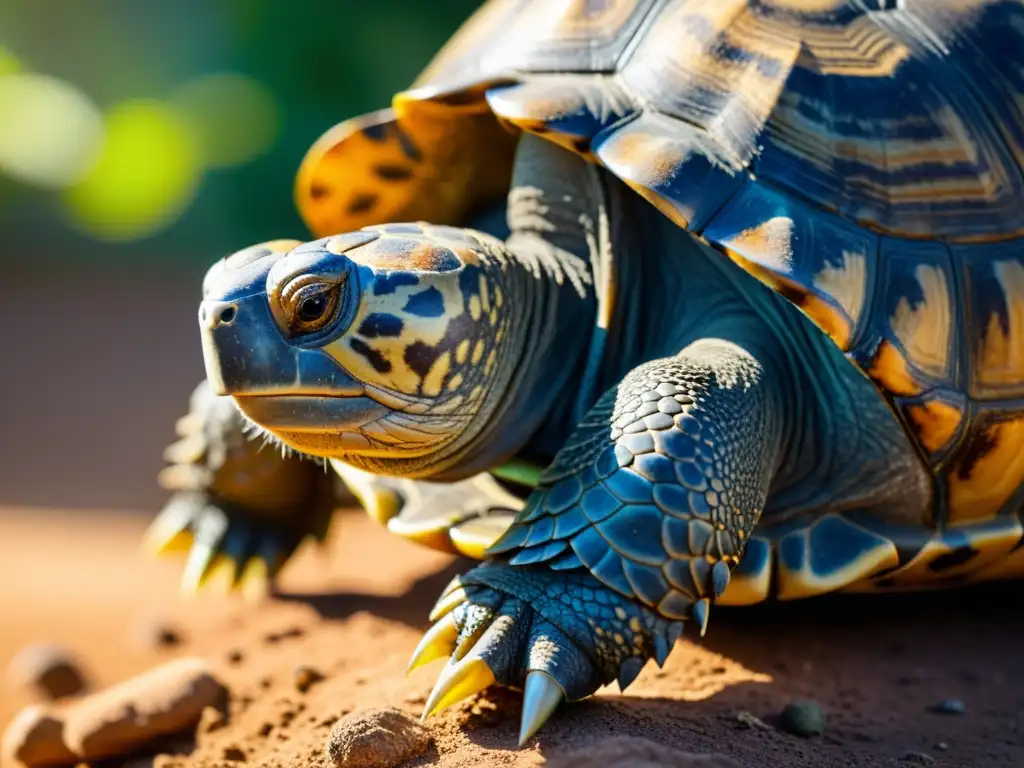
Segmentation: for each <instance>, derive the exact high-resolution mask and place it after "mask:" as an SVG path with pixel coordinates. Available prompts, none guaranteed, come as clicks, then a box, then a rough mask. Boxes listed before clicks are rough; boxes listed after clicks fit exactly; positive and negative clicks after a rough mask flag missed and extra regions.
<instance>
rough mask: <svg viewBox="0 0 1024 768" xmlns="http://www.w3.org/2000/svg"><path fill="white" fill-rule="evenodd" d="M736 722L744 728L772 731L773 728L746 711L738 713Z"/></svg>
mask: <svg viewBox="0 0 1024 768" xmlns="http://www.w3.org/2000/svg"><path fill="white" fill-rule="evenodd" d="M735 717H736V722H737V723H739V724H740V725H742V726H743V727H744V728H760V729H762V730H770V729H771V726H770V725H768V723H766V722H765V721H764V720H762V719H761V718H759V717H758V716H757V715H754V714H751V713H750V712H747V711H746V710H740V711H739V712H737V713H736V716H735Z"/></svg>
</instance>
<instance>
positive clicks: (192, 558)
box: [181, 541, 217, 595]
mask: <svg viewBox="0 0 1024 768" xmlns="http://www.w3.org/2000/svg"><path fill="white" fill-rule="evenodd" d="M216 556H217V550H216V549H214V548H213V547H211V546H210V545H209V544H205V543H203V542H200V541H197V542H195V544H193V545H192V551H191V552H189V553H188V560H187V561H186V563H185V570H184V572H183V573H182V574H181V589H182V591H183V592H184V593H185V594H186V595H192V594H195V593H196V592H198V591H199V588H200V587H201V586H202V584H203V582H205V581H206V579H207V577H208V576H209V575H210V572H211V571H212V570H213V565H214V560H215V558H216Z"/></svg>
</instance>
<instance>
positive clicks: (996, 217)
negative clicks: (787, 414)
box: [296, 0, 1024, 603]
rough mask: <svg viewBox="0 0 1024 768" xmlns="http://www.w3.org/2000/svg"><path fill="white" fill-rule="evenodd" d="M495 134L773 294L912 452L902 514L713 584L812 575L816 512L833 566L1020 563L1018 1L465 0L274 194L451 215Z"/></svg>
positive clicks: (930, 577)
mask: <svg viewBox="0 0 1024 768" xmlns="http://www.w3.org/2000/svg"><path fill="white" fill-rule="evenodd" d="M522 131H527V132H532V133H534V134H538V135H541V136H543V137H545V138H547V139H549V140H551V141H554V142H557V143H558V144H559V145H561V146H564V147H566V148H568V149H570V150H572V151H574V152H577V153H579V154H581V155H582V156H584V157H586V158H587V159H589V160H590V161H592V162H594V163H597V164H600V165H602V166H604V167H605V168H607V169H608V170H610V171H611V172H612V173H614V174H615V175H616V176H618V177H619V178H621V179H622V180H623V181H624V182H626V183H627V184H628V185H630V187H632V188H633V189H634V190H636V191H637V192H638V193H639V194H640V195H642V196H643V197H644V198H646V199H647V200H649V201H650V202H651V203H652V204H653V205H655V206H656V207H657V208H658V209H659V210H661V211H662V212H663V213H664V214H665V215H667V216H668V217H670V218H671V219H672V220H673V221H674V222H676V223H677V224H678V225H679V226H680V227H683V228H684V229H686V230H687V231H689V232H691V233H693V234H694V235H695V236H698V237H700V238H702V239H703V240H705V241H706V242H708V243H710V244H711V245H713V246H715V247H716V248H717V249H718V250H720V251H721V252H722V253H723V254H725V255H727V256H728V257H730V258H731V259H732V260H733V261H734V262H736V263H737V264H739V265H740V266H742V267H743V268H744V269H746V270H747V271H748V272H750V273H752V274H753V275H755V276H756V277H757V278H759V279H760V280H761V281H762V282H763V283H765V284H767V285H768V286H770V287H771V288H773V289H774V290H776V291H778V292H779V293H781V294H782V295H783V296H785V297H786V298H787V299H789V300H790V301H791V302H793V303H794V304H795V305H796V306H798V307H799V308H800V309H801V310H802V311H803V312H804V313H805V314H806V315H807V316H809V317H810V318H811V319H812V320H813V321H814V322H815V323H816V324H817V325H818V326H819V327H820V328H821V329H822V330H823V331H824V332H826V333H827V334H828V335H829V336H830V337H831V338H832V339H833V340H834V342H835V343H836V344H837V345H838V346H839V347H840V348H841V349H842V350H843V351H844V352H845V354H846V355H847V356H848V357H849V359H850V360H851V361H852V362H853V363H855V364H856V365H857V366H859V368H860V369H861V370H862V371H863V372H864V373H865V374H866V375H867V376H869V377H870V378H871V379H872V380H873V381H874V382H875V383H876V384H877V386H878V388H879V390H880V392H881V393H882V394H883V395H884V396H885V398H886V399H887V400H888V402H889V403H890V405H891V407H892V409H893V411H894V413H895V414H896V415H897V417H898V418H899V419H900V421H901V423H902V424H903V425H904V427H905V429H906V430H907V432H908V433H909V434H910V435H911V436H912V438H913V442H914V444H915V446H916V447H917V450H918V451H919V453H920V458H921V460H922V461H923V462H925V463H926V464H927V465H928V466H929V467H930V468H931V470H932V472H933V475H934V499H935V500H934V503H933V504H932V507H931V509H930V510H929V511H928V513H927V515H926V516H925V517H923V518H922V519H921V521H920V525H914V526H911V527H910V530H907V528H906V526H904V527H902V528H897V527H896V526H895V525H894V526H893V527H892V529H891V530H889V529H884V530H871V529H870V527H864V526H863V525H862V524H861V523H855V522H853V521H851V520H848V519H846V518H844V517H842V516H840V515H832V516H829V517H827V518H825V519H823V520H819V521H817V522H816V523H815V524H813V525H807V526H804V527H802V528H799V529H797V530H792V531H789V532H787V533H785V534H784V535H783V534H781V533H778V534H771V535H770V536H769V535H768V534H766V538H758V537H756V536H755V537H754V539H753V540H752V541H751V542H750V544H749V546H748V547H747V553H746V554H745V556H744V559H743V563H742V564H741V566H740V567H739V568H738V570H737V573H736V575H735V576H734V582H736V584H735V589H732V588H731V589H730V592H732V593H733V594H732V596H731V600H730V595H729V594H727V595H726V596H725V598H726V599H724V600H723V602H730V601H731V602H736V603H743V602H756V601H757V600H758V599H762V598H763V596H764V593H765V591H766V590H767V589H768V583H769V581H772V580H773V579H772V578H770V577H771V576H772V574H771V573H770V571H771V569H772V568H773V567H775V568H778V569H779V571H778V572H777V573H776V574H775V576H777V577H779V578H778V579H776V581H777V582H778V583H779V584H780V587H779V593H780V596H781V597H787V596H788V597H798V596H801V595H803V594H810V593H815V592H818V591H825V590H826V588H829V587H830V586H831V587H832V588H834V587H835V586H837V585H836V583H835V579H836V578H838V577H835V576H830V577H829V578H830V579H831V582H830V583H828V584H817V583H816V582H815V578H816V577H815V574H816V573H818V572H819V571H820V570H821V569H819V568H817V566H815V565H814V561H815V556H816V553H817V554H818V555H820V552H821V551H822V550H823V549H827V548H825V547H821V543H822V541H823V540H825V539H827V538H828V537H830V536H834V534H835V526H837V525H839V526H847V527H848V528H856V530H857V535H858V536H860V537H861V540H862V543H863V546H859V548H858V549H857V552H856V553H855V555H854V554H851V555H850V558H849V563H848V564H847V565H848V566H849V567H847V568H846V569H845V571H844V572H843V573H844V575H843V576H842V581H843V584H844V585H845V586H846V588H851V589H875V588H886V587H891V588H915V587H918V586H928V585H933V584H935V583H937V582H942V583H949V582H956V581H957V580H960V581H963V580H968V579H971V580H976V579H988V578H1002V577H1006V576H1015V575H1024V547H1022V546H1021V543H1022V537H1024V528H1022V525H1021V519H1020V516H1019V512H1020V510H1021V508H1022V505H1024V500H1022V497H1024V170H1022V169H1024V4H1022V3H1021V2H1010V1H1008V0H491V1H490V2H488V3H486V4H485V5H484V6H483V7H482V8H481V9H480V10H479V11H478V12H477V13H476V14H475V15H474V16H473V17H472V18H471V19H470V20H469V21H468V22H467V23H466V24H465V25H464V26H463V28H462V29H461V30H460V31H459V32H458V33H457V34H456V36H455V37H454V38H453V39H452V40H451V42H450V43H449V44H448V45H447V46H446V47H445V48H444V49H442V51H441V52H440V53H439V54H438V56H437V57H436V58H435V60H434V61H433V62H432V63H431V64H430V65H429V67H428V68H427V69H426V71H425V72H424V73H423V74H422V75H421V77H420V78H419V79H418V80H417V81H416V83H414V85H413V87H412V88H411V89H410V90H408V91H405V92H403V93H400V94H398V95H397V96H396V97H395V99H394V101H393V104H392V107H391V109H388V110H384V111H381V112H378V113H375V114H373V115H369V116H367V117H364V118H360V119H359V120H355V121H348V122H345V123H342V124H340V125H339V126H336V127H335V128H334V129H332V131H330V132H328V134H326V135H325V136H324V137H323V138H322V139H321V140H320V141H319V142H318V143H317V145H316V146H314V147H313V149H312V150H311V151H310V153H309V154H308V156H307V157H306V159H305V161H304V162H303V165H302V168H301V170H300V172H299V175H298V179H297V185H296V196H297V203H298V206H299V209H300V211H301V213H302V215H303V216H304V218H305V220H306V222H307V224H308V225H309V226H310V228H311V229H312V230H313V231H314V232H316V233H317V234H318V235H325V234H329V233H332V232H338V231H345V230H348V229H355V228H358V227H361V226H365V225H368V224H373V223H377V222H380V221H388V220H392V221H393V220H399V221H401V220H405V221H415V220H429V221H434V222H436V223H441V224H445V223H456V224H457V223H464V221H465V219H466V216H467V215H468V213H469V212H471V211H472V209H473V207H474V206H477V205H482V204H484V203H487V202H493V201H496V200H498V199H500V198H501V197H502V196H504V194H505V193H506V191H507V188H508V183H509V179H510V169H511V164H512V158H513V153H514V147H515V137H516V134H518V133H519V132H522ZM816 542H817V544H816ZM786 553H789V554H786ZM907 553H910V554H907ZM772 562H774V563H776V565H775V566H772V565H770V563H772ZM758 563H761V565H758ZM869 577H871V578H869ZM826 581H828V580H826Z"/></svg>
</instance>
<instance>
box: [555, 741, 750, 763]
mask: <svg viewBox="0 0 1024 768" xmlns="http://www.w3.org/2000/svg"><path fill="white" fill-rule="evenodd" d="M545 767H546V768H740V764H739V763H737V762H736V761H735V760H733V759H732V758H729V757H726V756H725V755H721V754H718V753H715V754H707V755H697V754H694V753H692V752H680V751H679V750H678V749H677V748H675V747H670V746H668V745H667V744H659V743H658V742H656V741H651V740H650V739H644V738H641V737H639V736H610V737H609V738H607V739H600V740H598V741H596V742H594V743H591V744H588V745H587V746H585V747H578V748H576V749H573V750H570V751H568V752H563V753H562V754H560V755H558V756H557V757H552V758H551V759H550V760H548V762H547V763H545Z"/></svg>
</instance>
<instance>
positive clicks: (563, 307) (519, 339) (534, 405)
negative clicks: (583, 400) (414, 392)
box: [432, 232, 596, 481]
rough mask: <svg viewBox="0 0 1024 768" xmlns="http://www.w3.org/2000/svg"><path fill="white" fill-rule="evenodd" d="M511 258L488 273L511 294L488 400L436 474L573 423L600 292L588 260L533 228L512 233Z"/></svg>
mask: <svg viewBox="0 0 1024 768" xmlns="http://www.w3.org/2000/svg"><path fill="white" fill-rule="evenodd" d="M506 247H507V250H508V253H507V258H506V259H504V260H503V262H502V264H501V267H500V269H496V270H494V271H492V272H490V273H489V274H488V280H489V281H491V282H492V285H493V287H495V288H498V287H500V289H501V291H502V293H503V295H504V296H506V297H507V299H506V300H507V301H508V302H510V307H511V313H512V317H513V318H514V319H513V322H512V323H511V324H510V325H509V326H508V331H507V333H508V335H507V337H506V338H505V339H503V342H502V345H501V354H500V355H499V359H498V361H497V365H498V370H497V371H496V372H495V376H494V379H493V381H492V384H491V391H489V392H488V393H487V398H488V401H489V404H488V407H487V408H485V409H484V411H485V412H484V413H482V414H481V415H480V416H478V418H477V419H476V422H477V423H476V425H475V426H476V431H475V432H474V433H473V434H472V435H471V436H468V439H466V440H464V441H462V444H461V445H459V447H458V449H457V453H456V454H453V455H451V456H449V457H448V458H447V459H446V460H445V461H444V467H445V468H444V469H441V470H440V471H439V472H437V473H436V474H434V476H433V477H432V479H436V480H442V481H451V480H456V479H460V478H464V477H468V476H471V475H474V474H477V473H479V472H483V471H487V470H489V469H491V468H494V467H496V466H499V465H501V464H503V463H504V462H506V461H507V460H508V459H510V458H511V457H513V456H515V455H517V454H520V453H521V452H522V451H523V450H524V447H525V446H527V444H530V445H531V447H532V446H533V445H535V444H537V443H538V442H540V443H541V444H543V443H545V442H546V441H547V437H545V436H548V435H550V436H554V437H552V439H553V440H554V441H556V442H558V441H560V440H561V439H564V435H565V434H566V431H567V430H568V429H569V428H570V427H571V424H570V423H569V421H570V420H571V415H572V412H573V408H572V403H573V402H574V398H575V397H576V396H577V393H578V390H579V384H580V382H581V380H582V378H583V372H584V368H585V364H586V359H587V351H588V348H589V345H590V336H591V328H592V327H593V323H594V314H595V311H596V300H595V297H594V287H593V279H592V274H591V267H590V263H589V260H588V259H587V258H583V257H581V256H579V255H576V254H573V253H571V252H569V251H566V250H563V249H560V248H557V247H554V246H552V245H551V244H550V243H548V242H547V241H545V240H543V239H541V238H538V237H536V236H535V235H533V234H531V233H523V232H519V233H515V234H513V235H512V236H511V237H510V238H509V240H508V242H507V244H506Z"/></svg>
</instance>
